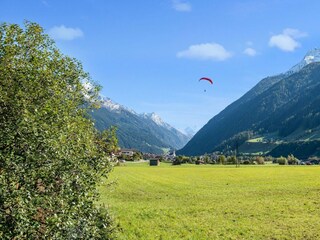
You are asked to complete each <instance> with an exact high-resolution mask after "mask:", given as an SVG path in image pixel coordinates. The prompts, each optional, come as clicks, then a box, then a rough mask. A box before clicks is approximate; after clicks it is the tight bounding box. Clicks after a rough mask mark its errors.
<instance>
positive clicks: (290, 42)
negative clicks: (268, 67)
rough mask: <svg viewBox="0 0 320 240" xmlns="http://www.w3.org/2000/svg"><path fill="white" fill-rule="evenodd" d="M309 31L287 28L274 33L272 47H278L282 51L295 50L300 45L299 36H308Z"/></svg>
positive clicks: (270, 42)
mask: <svg viewBox="0 0 320 240" xmlns="http://www.w3.org/2000/svg"><path fill="white" fill-rule="evenodd" d="M306 36H307V33H304V32H301V31H299V30H298V29H293V28H286V29H284V30H283V32H282V33H281V34H278V35H273V36H272V37H271V38H270V40H269V46H270V47H277V48H279V49H281V50H282V51H286V52H293V51H294V50H295V49H296V48H298V47H300V43H299V42H298V41H297V40H296V39H297V38H302V37H306Z"/></svg>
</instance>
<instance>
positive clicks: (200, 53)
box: [177, 43, 232, 61]
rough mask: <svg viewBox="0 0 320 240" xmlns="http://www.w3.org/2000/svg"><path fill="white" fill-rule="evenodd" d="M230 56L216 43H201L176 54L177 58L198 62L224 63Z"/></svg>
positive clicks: (229, 53)
mask: <svg viewBox="0 0 320 240" xmlns="http://www.w3.org/2000/svg"><path fill="white" fill-rule="evenodd" d="M231 56H232V53H231V52H228V51H227V50H226V49H225V48H224V47H223V46H222V45H220V44H218V43H202V44H197V45H191V46H190V47H189V48H188V49H187V50H184V51H181V52H178V53H177V57H179V58H191V59H199V60H216V61H224V60H226V59H228V58H230V57H231Z"/></svg>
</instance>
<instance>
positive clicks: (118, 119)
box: [90, 98, 190, 154]
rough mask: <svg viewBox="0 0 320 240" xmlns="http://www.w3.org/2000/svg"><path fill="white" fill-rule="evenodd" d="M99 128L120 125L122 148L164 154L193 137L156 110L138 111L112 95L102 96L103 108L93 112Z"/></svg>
mask: <svg viewBox="0 0 320 240" xmlns="http://www.w3.org/2000/svg"><path fill="white" fill-rule="evenodd" d="M90 115H91V116H92V118H93V120H94V122H95V126H96V127H97V129H98V130H100V131H101V130H104V129H107V128H109V127H110V126H116V127H117V137H118V139H119V145H120V146H121V147H122V148H133V149H137V150H139V151H142V152H149V153H157V154H161V153H163V152H164V151H167V150H169V149H179V148H181V147H183V146H184V145H185V144H186V143H187V141H188V140H189V139H190V137H188V136H186V135H185V134H183V133H181V132H180V131H178V130H177V129H175V128H173V127H172V126H170V125H169V124H167V123H165V122H163V121H162V120H161V118H160V117H159V116H158V115H157V114H155V113H150V114H147V113H144V114H137V113H136V112H134V111H133V110H131V109H128V108H126V107H124V106H122V105H120V104H117V103H114V102H112V101H111V100H110V99H108V98H105V99H102V105H101V108H100V109H97V110H94V111H92V112H91V113H90Z"/></svg>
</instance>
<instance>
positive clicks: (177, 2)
mask: <svg viewBox="0 0 320 240" xmlns="http://www.w3.org/2000/svg"><path fill="white" fill-rule="evenodd" d="M172 5H173V8H174V9H175V10H176V11H179V12H190V11H191V10H192V7H191V4H190V3H188V2H184V1H181V0H172Z"/></svg>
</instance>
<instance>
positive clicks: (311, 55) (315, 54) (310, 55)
mask: <svg viewBox="0 0 320 240" xmlns="http://www.w3.org/2000/svg"><path fill="white" fill-rule="evenodd" d="M314 62H320V48H314V49H312V50H310V51H309V52H307V54H306V55H305V56H304V58H303V59H302V61H301V62H299V63H298V64H296V65H295V66H293V67H292V68H291V69H290V70H289V71H287V72H286V73H285V74H287V75H291V74H293V73H296V72H299V71H300V70H301V69H302V68H303V67H305V66H306V65H308V64H310V63H314Z"/></svg>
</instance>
